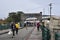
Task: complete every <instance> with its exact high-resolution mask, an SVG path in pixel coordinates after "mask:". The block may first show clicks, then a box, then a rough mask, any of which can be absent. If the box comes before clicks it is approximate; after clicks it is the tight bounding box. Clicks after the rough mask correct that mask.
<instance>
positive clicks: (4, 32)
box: [0, 31, 9, 35]
mask: <svg viewBox="0 0 60 40" xmlns="http://www.w3.org/2000/svg"><path fill="white" fill-rule="evenodd" d="M8 32H9V31H6V32H3V33H0V35H3V34H6V33H8Z"/></svg>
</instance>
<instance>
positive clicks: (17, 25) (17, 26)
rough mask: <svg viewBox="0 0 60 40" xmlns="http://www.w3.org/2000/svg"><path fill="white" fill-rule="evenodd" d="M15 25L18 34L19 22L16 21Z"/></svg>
mask: <svg viewBox="0 0 60 40" xmlns="http://www.w3.org/2000/svg"><path fill="white" fill-rule="evenodd" d="M15 26H16V34H17V35H18V29H19V24H18V23H17V22H16V24H15Z"/></svg>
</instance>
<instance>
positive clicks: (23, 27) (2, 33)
mask: <svg viewBox="0 0 60 40" xmlns="http://www.w3.org/2000/svg"><path fill="white" fill-rule="evenodd" d="M23 28H24V27H23ZM23 28H19V30H20V29H23ZM8 32H9V31H6V32H2V33H0V35H3V34H6V33H8Z"/></svg>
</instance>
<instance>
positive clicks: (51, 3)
mask: <svg viewBox="0 0 60 40" xmlns="http://www.w3.org/2000/svg"><path fill="white" fill-rule="evenodd" d="M49 6H50V20H51V9H52V3H50V4H49Z"/></svg>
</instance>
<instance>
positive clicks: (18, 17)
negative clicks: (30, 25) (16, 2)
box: [7, 11, 23, 22]
mask: <svg viewBox="0 0 60 40" xmlns="http://www.w3.org/2000/svg"><path fill="white" fill-rule="evenodd" d="M22 13H23V12H20V11H18V12H17V13H16V12H11V13H9V14H10V15H9V17H8V18H7V22H12V21H13V22H20V21H21V14H22Z"/></svg>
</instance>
